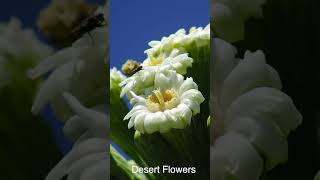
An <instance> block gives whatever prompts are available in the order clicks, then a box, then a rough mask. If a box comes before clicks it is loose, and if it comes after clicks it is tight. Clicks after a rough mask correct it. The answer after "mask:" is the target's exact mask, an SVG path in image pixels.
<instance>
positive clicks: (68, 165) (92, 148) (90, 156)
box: [45, 138, 109, 180]
mask: <svg viewBox="0 0 320 180" xmlns="http://www.w3.org/2000/svg"><path fill="white" fill-rule="evenodd" d="M108 146H109V143H108V141H107V140H106V139H102V138H90V139H87V140H84V141H82V142H81V143H79V144H77V145H75V146H74V147H73V149H72V150H71V151H70V152H69V153H68V154H67V155H66V156H65V157H64V158H63V159H62V160H61V161H60V162H59V163H58V164H57V165H56V166H55V167H54V168H53V169H52V170H51V171H50V172H49V174H48V176H47V177H46V178H45V180H57V179H61V178H62V177H64V176H65V175H68V178H69V179H80V180H89V179H91V178H90V177H95V178H93V179H96V180H100V179H101V180H102V179H108V177H109V176H108V172H109V153H108Z"/></svg>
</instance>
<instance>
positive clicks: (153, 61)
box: [149, 56, 165, 66]
mask: <svg viewBox="0 0 320 180" xmlns="http://www.w3.org/2000/svg"><path fill="white" fill-rule="evenodd" d="M164 60H165V59H164V57H161V56H160V57H151V58H150V60H149V65H150V66H158V65H161V64H162V63H163V61H164Z"/></svg>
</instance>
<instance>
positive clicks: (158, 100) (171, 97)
mask: <svg viewBox="0 0 320 180" xmlns="http://www.w3.org/2000/svg"><path fill="white" fill-rule="evenodd" d="M178 103H179V102H178V98H177V92H176V91H175V90H174V89H167V90H165V91H161V90H160V89H156V90H154V91H153V94H152V95H149V96H148V98H147V107H148V108H149V110H150V111H152V112H157V111H165V110H167V109H172V108H174V107H176V106H177V104H178Z"/></svg>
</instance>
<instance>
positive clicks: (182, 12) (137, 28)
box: [110, 0, 210, 68]
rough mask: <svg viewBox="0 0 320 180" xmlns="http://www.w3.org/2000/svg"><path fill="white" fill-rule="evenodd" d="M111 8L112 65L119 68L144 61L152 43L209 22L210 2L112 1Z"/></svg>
mask: <svg viewBox="0 0 320 180" xmlns="http://www.w3.org/2000/svg"><path fill="white" fill-rule="evenodd" d="M110 6H111V13H110V14H111V15H110V24H111V26H110V28H111V29H110V58H111V60H110V65H111V67H112V66H116V67H118V68H121V66H122V64H123V63H124V62H125V61H126V60H127V59H135V60H140V61H142V60H144V59H145V57H146V55H145V54H144V53H143V52H144V50H145V49H147V48H148V42H149V41H151V40H160V39H161V38H162V37H163V36H168V35H170V34H172V33H174V32H176V31H177V30H178V29H180V28H186V29H189V28H190V27H192V26H206V25H207V24H208V23H209V19H210V1H209V0H111V5H110Z"/></svg>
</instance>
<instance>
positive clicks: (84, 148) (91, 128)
mask: <svg viewBox="0 0 320 180" xmlns="http://www.w3.org/2000/svg"><path fill="white" fill-rule="evenodd" d="M64 98H65V99H66V100H67V102H68V104H69V105H70V107H71V109H72V111H73V112H74V113H75V114H76V115H74V116H73V117H72V118H70V119H69V120H68V121H67V122H66V124H65V126H64V133H65V135H66V136H67V137H69V138H70V139H73V140H75V141H76V142H75V145H74V146H73V148H72V150H71V151H70V152H69V153H68V154H67V155H66V156H65V157H64V158H63V159H62V160H61V161H60V162H59V163H58V164H57V165H56V166H55V167H54V168H53V169H52V170H51V171H50V173H49V174H48V176H47V177H46V180H57V179H61V178H62V177H64V176H65V175H68V179H79V180H91V179H95V180H105V179H108V177H109V149H108V147H109V142H108V139H107V131H108V124H109V123H108V116H107V114H106V112H107V111H106V105H100V106H96V107H94V108H92V109H88V108H85V107H84V106H82V105H81V104H80V102H79V101H78V100H77V99H76V98H75V97H74V96H72V95H71V94H69V93H64Z"/></svg>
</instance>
